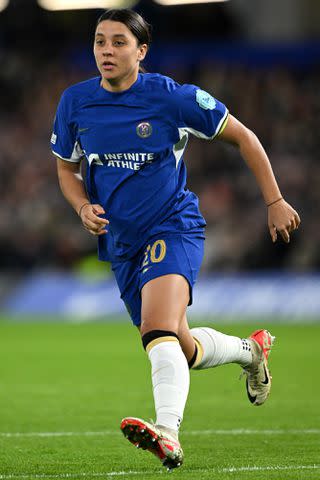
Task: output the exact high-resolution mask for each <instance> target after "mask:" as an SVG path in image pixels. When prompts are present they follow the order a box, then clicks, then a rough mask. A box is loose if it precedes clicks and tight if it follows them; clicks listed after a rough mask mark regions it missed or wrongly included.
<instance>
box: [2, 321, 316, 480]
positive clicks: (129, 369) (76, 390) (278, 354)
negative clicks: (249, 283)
mask: <svg viewBox="0 0 320 480" xmlns="http://www.w3.org/2000/svg"><path fill="white" fill-rule="evenodd" d="M266 327H267V328H269V329H270V331H271V332H272V334H274V335H276V337H277V340H276V343H275V346H274V350H273V352H272V354H271V360H270V368H271V372H272V375H273V389H272V392H271V396H270V398H269V400H268V401H267V403H266V404H265V405H263V406H261V407H254V406H252V405H250V404H249V402H248V400H247V397H246V393H245V386H244V378H243V379H242V380H241V381H239V380H238V377H239V374H240V368H239V367H238V366H237V365H227V366H222V367H219V368H216V369H211V370H206V371H200V372H191V390H190V395H189V399H188V403H187V408H186V411H185V419H184V422H183V426H182V430H181V436H180V438H181V442H182V446H183V448H184V452H185V463H184V465H183V466H182V467H181V468H180V469H178V470H176V471H174V472H173V473H171V474H170V475H172V478H176V479H178V478H179V479H186V480H189V479H197V480H201V479H219V480H224V479H236V480H244V479H246V480H251V479H252V480H253V479H254V480H259V479H268V480H273V479H279V480H280V479H281V480H286V479H290V480H296V479H305V480H307V479H308V480H309V479H319V478H320V380H319V379H320V376H319V367H320V361H319V360H320V354H319V351H320V349H319V341H320V325H316V324H314V325H307V324H304V325H280V324H276V323H274V324H273V325H266ZM216 328H219V326H217V327H216ZM254 328H255V326H254V325H252V324H251V325H245V324H241V325H235V324H234V325H230V324H228V325H224V326H223V327H220V329H221V330H222V331H224V332H225V333H230V334H234V335H239V336H248V334H249V333H251V331H252V329H254ZM0 346H1V347H0V480H5V479H8V480H9V479H19V478H20V479H37V478H43V479H46V478H48V479H51V478H52V479H60V478H61V479H63V478H71V479H97V478H105V479H108V478H119V479H135V478H136V479H139V480H140V479H148V480H151V479H158V478H159V475H160V478H162V476H163V478H165V476H166V475H168V473H167V472H166V470H165V469H164V468H163V467H162V466H161V464H160V462H159V461H158V460H157V459H156V458H155V457H153V456H152V455H151V454H149V453H148V452H144V451H141V450H137V449H135V448H134V447H133V446H132V445H131V444H130V443H129V442H128V441H127V440H126V439H125V438H124V437H123V436H122V434H121V433H120V431H119V423H120V420H121V418H122V417H125V416H138V417H143V418H145V419H147V420H148V419H150V418H154V411H153V401H152V392H151V381H150V367H149V362H148V359H147V358H146V355H145V353H144V351H143V349H142V346H141V343H140V340H139V337H138V332H137V331H136V329H135V328H133V327H131V325H130V324H129V321H128V323H116V322H115V323H111V324H110V323H92V324H88V323H87V324H70V323H69V324H67V323H55V324H53V323H46V324H45V323H9V322H7V321H6V320H5V319H4V318H2V319H1V321H0ZM170 478H171V477H170Z"/></svg>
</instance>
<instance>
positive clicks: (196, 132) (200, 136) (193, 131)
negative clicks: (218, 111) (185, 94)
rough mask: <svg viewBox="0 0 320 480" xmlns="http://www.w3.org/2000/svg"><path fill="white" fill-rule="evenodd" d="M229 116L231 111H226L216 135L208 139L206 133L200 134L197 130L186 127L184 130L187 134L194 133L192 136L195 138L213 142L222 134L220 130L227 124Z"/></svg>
mask: <svg viewBox="0 0 320 480" xmlns="http://www.w3.org/2000/svg"><path fill="white" fill-rule="evenodd" d="M228 115H229V110H228V109H226V111H225V113H224V115H223V117H222V118H221V120H220V122H219V123H218V125H217V128H216V130H215V132H214V134H213V135H211V136H210V137H208V136H207V135H205V134H204V133H202V132H199V131H198V130H195V129H194V128H191V127H184V130H185V131H186V132H189V133H192V135H194V136H195V137H198V138H203V139H205V140H213V139H214V138H215V137H216V136H217V135H218V133H219V132H220V129H221V127H222V125H223V123H224V122H225V120H226V118H227V116H228Z"/></svg>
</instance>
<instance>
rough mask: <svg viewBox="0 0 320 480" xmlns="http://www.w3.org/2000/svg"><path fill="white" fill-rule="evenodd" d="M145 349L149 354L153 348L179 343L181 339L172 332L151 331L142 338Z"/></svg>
mask: <svg viewBox="0 0 320 480" xmlns="http://www.w3.org/2000/svg"><path fill="white" fill-rule="evenodd" d="M141 339H142V344H143V348H144V349H145V350H146V351H147V352H149V351H150V350H151V349H152V348H153V347H155V346H156V345H158V344H160V343H164V342H178V343H179V337H178V335H177V334H176V333H175V332H172V331H170V330H150V331H149V332H147V333H145V334H143V335H142V337H141Z"/></svg>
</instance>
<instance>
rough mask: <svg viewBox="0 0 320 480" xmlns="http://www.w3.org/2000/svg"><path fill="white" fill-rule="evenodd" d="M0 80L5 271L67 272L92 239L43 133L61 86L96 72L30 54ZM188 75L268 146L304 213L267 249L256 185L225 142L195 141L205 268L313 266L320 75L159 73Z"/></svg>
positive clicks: (184, 78) (319, 181)
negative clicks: (293, 229)
mask: <svg viewBox="0 0 320 480" xmlns="http://www.w3.org/2000/svg"><path fill="white" fill-rule="evenodd" d="M2 60H3V61H2V67H3V68H2V69H1V71H0V87H1V89H2V92H5V94H4V95H2V96H3V98H2V108H1V113H0V125H1V128H0V185H1V204H0V231H1V237H0V238H1V239H0V246H1V255H0V267H1V269H2V270H6V269H7V270H9V269H10V270H16V271H24V270H31V269H35V268H39V267H41V268H52V267H53V268H70V267H72V266H74V265H75V264H76V263H77V262H78V261H79V260H80V259H81V258H83V257H84V256H86V255H88V254H89V253H91V252H94V251H95V248H96V242H95V239H94V238H93V237H91V236H90V235H88V233H87V232H86V231H85V230H84V229H83V228H81V224H80V222H79V218H78V217H77V215H76V214H75V212H73V211H72V209H71V208H70V206H69V205H68V204H67V203H66V201H65V199H64V198H63V197H62V194H61V192H60V190H59V186H58V181H57V175H56V166H55V160H54V157H53V156H52V155H51V153H50V146H49V140H50V136H51V129H52V122H53V117H54V113H55V110H56V106H57V102H58V100H59V98H60V95H61V93H62V91H63V90H64V89H65V88H66V87H67V86H69V85H70V84H72V83H75V82H77V81H81V80H83V79H86V78H88V77H90V76H94V75H96V73H95V72H90V73H89V75H88V72H84V71H81V70H77V69H72V68H71V69H66V68H65V66H63V65H61V64H60V63H59V62H57V63H55V64H50V65H49V66H47V67H44V66H42V67H41V69H39V65H37V64H33V61H32V58H28V57H22V56H17V57H16V58H12V57H11V58H10V62H9V63H8V65H7V67H6V63H5V62H6V58H5V57H4V58H3V59H2ZM161 73H164V74H168V75H170V76H173V77H174V78H176V79H177V81H180V82H188V83H195V84H197V85H199V86H201V87H202V88H203V89H205V90H208V91H209V92H211V93H212V94H213V95H214V96H215V97H217V98H218V99H219V100H221V101H222V102H224V103H225V104H226V105H227V106H228V108H229V110H230V112H231V113H232V114H234V115H235V116H236V117H237V118H238V119H239V120H240V121H242V122H243V123H244V124H245V125H247V126H248V127H249V128H251V129H252V130H253V131H254V132H255V133H256V134H257V136H258V137H259V138H260V140H261V142H262V144H263V145H264V147H265V148H266V150H267V152H268V155H269V157H270V159H271V162H272V165H273V167H274V170H275V173H276V176H277V179H278V181H279V184H280V187H281V189H282V192H283V194H284V196H285V197H287V199H288V201H289V202H290V203H291V204H292V205H293V206H294V207H295V208H296V209H297V210H298V211H299V213H300V216H301V218H302V224H301V227H300V230H299V231H298V232H297V233H296V234H294V235H293V238H292V241H291V243H290V245H289V246H287V245H284V244H283V243H282V242H281V241H279V242H278V243H277V244H276V245H273V244H272V242H271V239H270V237H269V232H268V228H267V219H266V217H267V213H266V209H265V207H264V203H263V200H262V197H261V195H260V192H259V191H258V190H257V187H256V184H255V182H254V181H253V179H252V178H251V174H250V173H249V171H248V170H247V168H246V166H245V165H244V164H243V161H242V160H241V158H240V156H239V153H238V152H237V150H236V149H235V148H234V147H232V146H226V145H225V144H222V143H220V142H219V141H215V142H214V144H211V142H205V141H203V140H198V139H194V138H192V139H190V141H189V145H188V148H187V151H186V154H185V161H186V164H187V168H188V187H189V188H190V189H191V190H193V191H195V192H196V193H197V194H198V195H199V198H200V206H201V210H202V213H203V215H204V216H205V218H206V220H207V223H208V227H207V245H206V259H205V262H204V270H205V271H210V270H214V269H219V270H225V271H235V270H250V269H256V268H265V269H277V268H285V269H290V270H297V271H303V270H309V271H310V270H312V269H316V268H319V267H320V253H319V248H318V245H319V243H320V227H319V222H318V210H319V205H320V163H319V162H318V161H317V159H318V155H319V154H318V152H319V151H320V136H319V134H318V132H317V131H316V125H319V124H320V91H319V88H318V86H319V83H320V72H319V70H316V69H313V70H312V71H308V72H307V73H301V72H296V71H293V70H289V69H285V68H283V69H272V70H267V69H261V68H260V69H246V68H240V67H233V66H229V67H227V66H224V65H214V64H209V63H205V64H199V65H198V68H197V69H196V71H194V70H193V71H192V72H187V71H186V70H184V69H179V68H178V67H177V68H172V69H171V71H166V72H161Z"/></svg>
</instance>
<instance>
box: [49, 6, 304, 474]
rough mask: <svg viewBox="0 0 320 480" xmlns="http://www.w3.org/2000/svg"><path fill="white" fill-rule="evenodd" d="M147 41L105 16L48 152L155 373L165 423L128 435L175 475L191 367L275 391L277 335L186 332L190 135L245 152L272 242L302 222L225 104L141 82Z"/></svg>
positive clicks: (200, 235)
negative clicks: (94, 72) (231, 371)
mask: <svg viewBox="0 0 320 480" xmlns="http://www.w3.org/2000/svg"><path fill="white" fill-rule="evenodd" d="M150 41H151V39H150V30H149V25H148V24H147V23H146V22H145V21H144V19H143V18H142V17H141V16H140V15H138V14H137V13H135V12H133V11H131V10H108V11H106V12H105V13H104V14H103V15H102V16H101V17H100V18H99V20H98V22H97V27H96V31H95V38H94V56H95V60H96V63H97V67H98V70H99V73H100V75H99V76H98V77H96V78H92V79H90V80H88V81H85V82H81V83H78V84H76V85H73V86H71V87H70V88H68V89H67V90H66V91H65V92H64V93H63V95H62V97H61V100H60V103H59V106H58V110H57V115H56V118H55V123H54V132H53V134H52V138H51V144H52V150H53V153H54V154H55V155H56V157H57V163H58V175H59V181H60V186H61V190H62V192H63V194H64V196H65V197H66V199H67V200H68V202H69V203H70V204H71V205H72V206H73V208H74V209H75V210H76V212H77V213H78V215H79V216H80V218H81V221H82V223H83V226H84V227H85V228H86V229H87V230H88V232H90V233H91V234H93V235H97V236H98V241H99V242H98V243H99V245H98V247H99V248H98V250H99V258H100V259H101V260H105V261H110V262H111V264H112V269H113V271H114V274H115V277H116V280H117V283H118V286H119V289H120V292H121V298H122V299H123V301H124V302H125V304H126V307H127V309H128V312H129V313H130V316H131V318H132V321H133V323H134V325H136V326H137V327H138V328H139V331H140V334H141V338H142V343H143V346H144V348H145V349H146V351H147V353H148V356H149V359H150V362H151V366H152V383H153V394H154V402H155V410H156V423H155V425H152V424H150V423H148V422H146V421H144V420H142V419H138V418H134V417H127V418H125V419H123V420H122V422H121V429H122V431H123V433H124V435H125V436H126V437H127V438H128V439H129V440H130V442H132V443H133V444H135V445H136V446H137V447H141V448H143V449H147V450H149V451H150V452H152V453H153V454H155V455H156V456H157V457H158V458H159V459H160V460H161V461H162V463H163V464H164V465H165V466H166V467H167V468H169V469H171V468H175V467H178V466H180V465H181V464H182V462H183V452H182V449H181V446H180V443H179V440H178V429H179V426H180V423H181V420H182V417H183V411H184V407H185V403H186V400H187V396H188V390H189V368H196V369H204V368H210V367H215V366H217V365H222V364H226V363H231V362H233V363H238V364H239V365H240V366H241V367H243V369H244V372H245V374H246V389H247V394H248V397H249V400H250V402H251V403H252V404H254V405H261V404H262V403H264V401H265V400H266V398H267V396H268V395H269V392H270V387H271V377H270V374H269V370H268V365H267V361H268V355H269V352H270V349H271V345H272V341H273V337H272V336H271V335H270V333H269V332H267V331H266V330H259V331H257V332H254V333H253V334H251V336H250V337H249V338H248V339H240V338H237V337H233V336H229V335H224V334H223V333H220V332H217V331H216V330H214V329H212V328H192V329H191V330H189V327H188V323H187V317H186V310H187V306H188V305H190V304H191V303H192V288H193V285H194V283H195V280H196V277H197V274H198V271H199V268H200V265H201V261H202V257H203V246H204V228H205V225H206V224H205V220H204V219H203V217H202V215H201V213H200V211H199V207H198V199H197V197H196V196H195V195H194V194H193V193H192V192H190V191H189V190H187V189H186V187H185V186H186V168H185V164H184V161H183V153H184V150H185V147H186V145H187V142H188V135H189V133H192V134H194V135H196V136H197V137H200V138H204V139H207V140H212V139H214V138H216V137H219V139H220V140H223V141H225V142H229V143H232V144H234V145H235V146H237V147H238V148H239V150H240V153H241V155H242V157H243V158H244V160H245V161H246V163H247V165H248V166H249V168H250V169H251V170H252V171H253V173H254V175H255V177H256V180H257V183H258V185H259V187H260V189H261V191H262V195H263V197H264V200H265V203H266V206H267V209H268V224H269V231H270V235H271V238H272V240H273V241H274V242H275V241H276V239H277V232H279V233H280V235H281V237H282V238H283V240H284V241H285V242H289V239H290V233H291V232H292V231H293V230H295V229H296V228H298V225H299V223H300V219H299V216H298V214H297V212H295V210H294V209H293V208H292V207H291V206H290V205H289V204H288V203H287V202H286V201H285V200H284V199H283V198H282V195H281V193H280V190H279V188H278V185H277V183H276V180H275V178H274V175H273V172H272V169H271V166H270V163H269V160H268V158H267V155H266V153H265V151H264V149H263V147H262V146H261V144H260V142H259V140H258V139H257V137H256V136H255V135H254V133H252V132H251V131H250V130H248V129H247V128H246V127H245V126H244V125H242V124H241V123H240V122H239V121H238V120H236V118H235V117H234V116H232V115H231V114H229V113H228V110H227V108H226V107H225V106H224V105H223V104H222V103H221V102H219V101H218V100H217V99H215V98H213V97H212V96H211V95H209V94H208V93H206V92H204V91H203V90H201V89H200V88H198V87H196V86H194V85H179V84H178V83H176V82H175V81H174V80H172V79H170V78H168V77H165V76H163V75H159V74H147V73H141V71H140V62H141V61H143V60H144V58H145V56H146V54H147V51H148V48H149V46H150ZM83 159H86V162H87V178H86V188H85V186H84V182H83V180H82V178H81V175H80V162H81V161H82V160H83Z"/></svg>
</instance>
